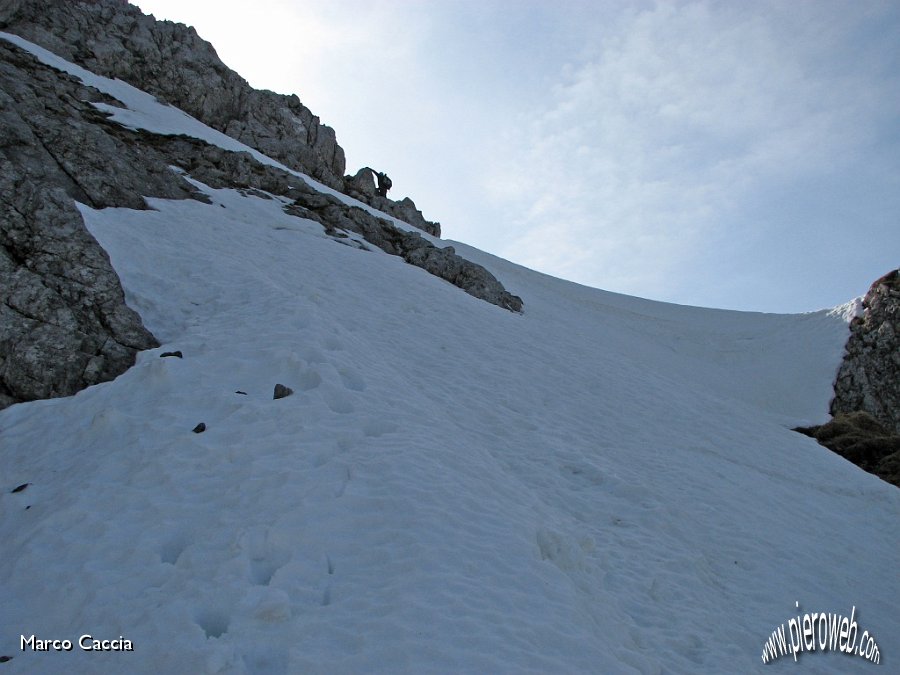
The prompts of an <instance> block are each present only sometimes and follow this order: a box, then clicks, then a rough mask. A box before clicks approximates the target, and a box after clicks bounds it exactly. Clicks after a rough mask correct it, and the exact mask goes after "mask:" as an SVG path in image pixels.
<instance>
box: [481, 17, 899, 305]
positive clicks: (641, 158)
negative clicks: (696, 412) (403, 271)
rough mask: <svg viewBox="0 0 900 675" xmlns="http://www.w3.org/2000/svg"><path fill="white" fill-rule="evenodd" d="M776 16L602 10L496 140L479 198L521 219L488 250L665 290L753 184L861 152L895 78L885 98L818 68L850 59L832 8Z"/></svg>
mask: <svg viewBox="0 0 900 675" xmlns="http://www.w3.org/2000/svg"><path fill="white" fill-rule="evenodd" d="M785 7H786V6H785ZM790 8H791V12H784V11H781V10H779V9H778V7H777V6H774V5H773V6H763V5H756V4H753V5H750V4H748V5H746V6H744V5H730V4H707V3H704V2H691V3H683V4H674V3H660V4H657V5H655V6H652V7H650V8H648V9H644V10H629V11H626V12H623V13H621V14H620V15H619V16H618V17H616V18H615V26H614V28H611V29H610V28H607V30H606V31H605V33H604V35H602V36H600V38H599V39H598V42H597V43H596V44H594V45H588V46H587V48H586V50H585V53H586V56H585V58H584V59H583V60H582V61H581V62H579V63H578V64H576V65H570V66H568V67H566V68H564V69H563V70H562V72H561V73H560V80H559V82H558V84H557V85H556V86H555V87H554V88H553V90H552V92H551V95H550V96H549V98H548V99H547V100H545V101H541V102H539V104H538V105H536V106H534V107H533V108H531V109H529V110H527V111H525V112H523V113H522V115H521V116H520V117H519V119H518V120H516V122H515V123H514V124H513V125H511V127H510V129H509V131H508V133H507V134H505V136H504V137H503V138H502V139H500V140H499V141H498V143H497V147H496V148H495V150H494V153H493V156H494V157H497V158H499V159H498V161H496V162H495V163H494V165H493V168H492V171H491V173H490V175H489V176H488V178H487V184H488V187H489V190H490V194H491V195H492V198H493V199H494V200H495V202H497V203H501V204H505V205H506V206H505V208H506V209H507V210H509V211H513V212H517V213H519V214H520V215H519V217H518V218H517V219H515V220H514V221H512V222H511V223H510V225H509V227H508V228H507V231H506V234H507V236H508V237H509V239H510V243H509V244H507V245H506V246H505V247H504V248H503V250H502V251H501V254H503V255H505V256H507V257H510V258H512V259H515V260H517V261H520V262H523V263H524V264H526V265H528V266H531V267H535V268H537V269H541V270H543V271H547V272H549V273H551V274H554V275H557V276H563V277H566V278H570V279H575V280H578V281H582V282H584V283H588V284H590V285H596V286H601V287H605V288H613V289H621V290H627V291H629V292H637V293H642V294H646V295H649V296H652V297H672V296H673V291H674V290H675V287H674V285H673V283H672V279H673V278H682V279H684V278H685V277H686V274H685V272H686V269H685V268H686V267H688V266H690V265H692V264H694V263H695V261H696V260H697V259H698V258H700V259H703V258H707V257H709V256H710V254H711V251H710V246H711V245H712V244H715V243H717V242H718V241H719V240H721V239H722V238H723V237H727V236H729V232H730V230H731V229H732V228H734V227H735V226H737V225H744V226H746V225H747V221H748V217H747V216H748V214H751V213H752V212H753V210H754V209H757V210H758V208H759V207H758V206H756V205H754V204H752V203H748V200H749V199H750V198H751V196H754V195H758V194H759V192H760V189H761V187H762V186H764V185H768V184H772V183H777V182H779V181H790V180H794V179H796V178H797V177H798V176H808V175H810V174H815V173H817V172H819V171H821V170H822V169H823V167H833V166H834V164H835V163H840V162H841V161H842V158H845V157H847V156H851V155H853V154H854V153H855V152H856V151H857V150H858V149H859V148H860V147H862V146H865V145H866V144H867V143H870V142H871V140H872V134H873V129H874V128H875V127H877V125H878V121H879V120H883V119H885V118H886V116H888V115H891V114H896V112H897V100H898V97H897V96H896V93H897V89H896V80H894V82H893V85H894V86H893V94H892V95H889V94H890V84H891V83H888V88H887V89H886V85H885V83H884V82H882V81H877V80H876V78H875V77H874V76H867V75H866V73H865V72H860V69H859V68H853V67H849V68H848V67H847V66H846V64H844V65H843V66H842V67H835V66H834V64H833V63H831V62H832V60H833V55H834V54H835V53H841V54H844V55H847V54H848V50H847V44H845V43H846V42H847V41H848V40H849V37H848V35H849V34H850V33H852V29H853V28H854V26H853V24H854V23H856V21H854V20H850V21H848V17H847V16H846V14H847V11H846V9H848V7H847V6H846V5H845V6H844V10H845V11H844V12H843V13H841V12H837V11H834V10H835V7H834V6H830V5H825V4H823V3H822V4H820V3H811V4H801V3H791V4H790ZM837 9H840V7H839V6H838V7H837ZM848 24H849V25H848ZM860 65H862V64H860ZM885 107H887V110H886V109H885ZM738 236H740V235H738ZM710 272H712V270H710ZM716 272H717V273H718V270H716Z"/></svg>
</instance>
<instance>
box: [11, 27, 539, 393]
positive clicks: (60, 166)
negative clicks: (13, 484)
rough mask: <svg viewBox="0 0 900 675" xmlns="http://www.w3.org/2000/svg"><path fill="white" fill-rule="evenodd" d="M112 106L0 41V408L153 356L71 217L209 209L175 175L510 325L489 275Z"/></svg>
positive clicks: (290, 180)
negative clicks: (482, 306)
mask: <svg viewBox="0 0 900 675" xmlns="http://www.w3.org/2000/svg"><path fill="white" fill-rule="evenodd" d="M94 103H104V104H107V105H113V106H116V105H120V104H119V103H118V102H117V101H115V100H114V99H112V98H111V97H109V96H107V95H105V94H103V93H101V92H99V91H97V90H96V89H93V88H92V87H88V86H85V85H84V84H82V83H81V82H80V81H79V80H77V79H76V78H73V77H71V76H69V75H67V74H65V73H62V72H60V71H57V70H55V69H53V68H50V67H48V66H45V65H44V64H42V63H40V62H39V61H38V60H37V59H35V58H34V57H33V56H32V55H31V54H29V53H27V52H25V51H24V50H22V49H20V48H19V47H17V46H15V45H13V44H11V43H9V42H7V41H6V40H0V124H2V127H3V129H4V130H5V131H6V133H5V134H4V135H3V136H2V138H0V205H2V212H0V225H2V227H0V299H2V305H0V408H2V407H5V406H7V405H9V404H11V403H14V402H18V401H26V400H34V399H38V398H47V397H53V396H65V395H71V394H73V393H75V392H77V391H79V390H80V389H82V388H84V387H85V386H88V385H90V384H94V383H97V382H102V381H105V380H109V379H112V378H113V377H116V376H117V375H118V374H120V373H121V372H123V371H124V370H125V369H127V368H128V367H130V366H131V365H132V364H133V363H134V358H135V353H136V351H138V350H141V349H147V348H151V347H154V346H157V341H156V340H155V338H154V337H153V336H152V335H151V334H150V333H149V332H148V331H147V330H146V328H144V326H143V325H142V323H141V320H140V317H139V316H138V315H137V314H136V313H135V312H134V311H133V310H131V309H130V308H128V307H127V305H126V304H125V296H124V293H123V291H122V287H121V284H120V283H119V279H118V276H117V275H116V273H115V271H114V270H113V269H112V267H111V265H110V263H109V259H108V256H107V255H106V253H105V252H104V251H103V249H102V248H101V247H100V246H99V244H98V243H97V242H96V240H94V238H93V237H92V236H91V235H90V233H89V232H88V231H87V230H86V228H85V227H84V223H83V221H82V219H81V216H80V214H79V212H78V210H77V208H76V206H75V202H76V201H79V202H82V203H84V204H87V205H89V206H91V207H93V208H104V207H109V206H118V207H127V208H133V209H144V208H147V206H146V203H145V200H144V197H145V196H146V197H160V198H167V199H188V198H190V199H198V200H202V201H207V200H206V198H205V196H204V195H203V194H202V193H201V192H199V191H198V190H197V189H196V188H195V187H194V186H193V185H192V184H191V183H190V182H189V181H187V180H185V178H184V176H183V175H179V173H178V172H177V171H173V170H172V167H173V166H174V167H177V168H178V169H180V170H182V171H183V172H184V173H185V175H189V176H191V177H192V178H195V179H197V180H199V181H201V182H203V183H206V184H208V185H210V186H212V187H231V188H239V189H243V190H246V191H247V192H248V194H249V193H253V194H256V195H260V196H266V195H267V194H276V195H281V196H287V197H290V199H291V200H292V203H291V204H290V205H289V206H288V207H286V210H287V211H288V212H289V213H292V214H294V215H296V216H298V217H303V218H309V219H312V220H315V221H317V222H319V223H321V224H322V225H323V227H324V229H325V231H326V232H327V233H329V234H330V235H331V236H333V237H334V239H335V240H336V241H339V242H341V243H347V242H348V241H350V237H349V236H348V234H347V233H348V232H355V233H358V234H359V235H361V237H362V238H363V239H364V240H365V241H366V242H368V243H370V244H372V245H374V246H377V247H379V248H381V249H382V250H384V251H386V252H388V253H391V254H393V255H398V256H401V257H402V258H403V259H404V260H405V261H407V262H409V263H410V264H414V265H418V266H420V267H422V268H424V269H426V270H428V271H429V272H431V273H432V274H435V275H436V276H439V277H441V278H443V279H446V280H447V281H449V282H451V283H453V284H455V285H457V286H459V287H460V288H462V289H463V290H465V291H466V292H467V293H469V294H471V295H473V296H475V297H478V298H480V299H483V300H486V301H488V302H492V303H494V304H497V305H499V306H501V307H504V308H506V309H509V310H512V311H519V310H520V309H521V307H522V303H521V299H519V298H517V297H516V296H513V295H512V294H510V293H509V292H507V291H506V290H505V289H504V288H503V287H502V285H501V284H500V283H499V282H498V281H497V280H496V279H495V278H494V277H493V275H491V274H490V273H489V272H488V271H487V270H485V269H484V268H483V267H481V266H479V265H475V264H474V263H471V262H469V261H466V260H464V259H462V258H461V257H459V256H458V255H456V253H455V252H454V251H453V249H452V248H449V247H448V248H443V249H442V248H438V247H436V246H434V245H433V244H432V243H430V242H429V241H428V240H426V239H425V238H424V237H422V236H421V235H418V234H416V233H414V232H407V231H405V230H402V229H400V228H397V227H396V226H394V224H393V223H391V222H390V221H388V220H386V219H384V218H379V217H376V216H374V215H372V214H371V213H369V212H368V211H366V210H364V209H362V208H358V207H353V206H349V205H347V204H345V203H344V202H343V201H341V200H339V199H337V198H336V197H334V196H332V195H328V194H323V193H320V192H317V191H316V190H314V189H313V188H312V187H310V186H309V185H308V184H307V183H306V182H305V181H304V180H302V179H301V178H299V177H297V176H296V175H294V174H292V173H290V172H288V171H285V170H283V169H278V168H275V167H272V166H267V165H263V164H261V163H260V162H258V161H257V160H255V159H254V158H253V157H252V156H251V155H250V154H249V153H236V152H230V151H227V150H223V149H221V148H219V147H216V146H212V145H209V144H207V143H205V142H203V141H199V140H197V139H193V138H189V137H184V136H163V135H158V134H152V133H149V132H146V131H136V130H133V129H128V128H125V127H123V126H121V125H119V124H117V123H115V122H113V121H111V120H110V119H109V118H108V115H107V114H106V113H104V112H101V111H100V110H98V108H97V107H95V106H94V105H93V104H94Z"/></svg>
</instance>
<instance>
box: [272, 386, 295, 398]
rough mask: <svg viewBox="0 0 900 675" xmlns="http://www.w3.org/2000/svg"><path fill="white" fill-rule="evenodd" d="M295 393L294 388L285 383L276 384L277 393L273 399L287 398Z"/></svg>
mask: <svg viewBox="0 0 900 675" xmlns="http://www.w3.org/2000/svg"><path fill="white" fill-rule="evenodd" d="M293 393H294V390H293V389H291V388H290V387H285V386H284V385H283V384H276V385H275V395H274V396H273V397H272V398H273V399H279V398H287V397H288V396H290V395H291V394H293Z"/></svg>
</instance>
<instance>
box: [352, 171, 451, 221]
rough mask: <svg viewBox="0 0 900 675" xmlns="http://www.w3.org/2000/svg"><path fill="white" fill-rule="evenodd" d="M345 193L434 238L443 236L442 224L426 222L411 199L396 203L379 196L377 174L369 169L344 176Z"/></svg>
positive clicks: (407, 198) (405, 198) (406, 198)
mask: <svg viewBox="0 0 900 675" xmlns="http://www.w3.org/2000/svg"><path fill="white" fill-rule="evenodd" d="M344 193H345V194H347V195H349V196H351V197H353V198H354V199H358V200H359V201H361V202H363V203H364V204H368V205H369V206H371V207H373V208H376V209H378V210H379V211H383V212H384V213H387V214H388V215H391V216H394V218H397V219H399V220H402V221H403V222H404V223H409V224H410V225H412V226H413V227H417V228H419V229H420V230H422V231H423V232H427V233H428V234H430V235H432V236H434V237H440V236H441V224H440V223H435V222H432V221H430V220H425V216H423V215H422V212H421V211H419V209H417V208H416V204H415V202H414V201H413V200H412V199H410V198H409V197H404V198H403V199H401V200H400V201H394V200H392V199H388V198H387V197H382V196H381V195H379V194H378V193H377V192H376V190H375V172H374V171H372V169H370V168H369V167H364V168H362V169H360V170H359V171H357V172H356V175H354V176H344Z"/></svg>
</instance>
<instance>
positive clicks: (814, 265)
mask: <svg viewBox="0 0 900 675" xmlns="http://www.w3.org/2000/svg"><path fill="white" fill-rule="evenodd" d="M135 4H137V5H138V6H140V7H141V8H142V9H143V11H144V12H146V13H152V14H154V15H155V16H156V17H157V18H160V19H171V20H174V21H180V22H183V23H187V24H189V25H192V26H194V27H195V28H196V29H197V31H198V33H199V34H200V35H201V36H202V37H203V38H205V39H207V40H209V41H210V42H212V43H213V44H214V45H215V47H216V50H217V51H218V53H219V56H220V57H221V58H222V60H223V61H224V62H225V63H226V64H227V65H228V66H230V67H231V68H233V69H235V70H236V71H238V72H239V73H240V74H241V75H242V76H243V77H245V78H246V79H247V80H248V81H249V82H250V83H251V84H252V85H253V86H255V87H259V88H266V89H272V90H274V91H277V92H281V93H296V94H297V95H298V96H299V97H300V99H301V100H302V101H303V102H304V104H305V105H307V106H308V107H309V108H310V109H311V110H312V111H313V112H314V113H315V114H317V115H318V116H319V117H320V118H321V119H322V121H323V122H325V123H326V124H328V125H330V126H332V127H334V128H335V130H336V132H337V137H338V142H339V143H340V144H341V146H342V147H343V148H344V150H345V151H346V155H347V170H348V173H354V172H355V171H356V170H357V169H358V168H360V167H362V166H372V167H374V168H377V169H379V170H383V171H385V172H387V173H388V174H389V175H390V176H391V178H392V179H393V183H394V189H393V191H392V193H391V196H393V197H396V198H400V197H403V196H409V197H411V198H412V199H414V200H415V202H416V204H417V205H418V206H419V208H421V209H422V210H423V212H424V214H425V217H426V218H429V219H432V220H439V221H440V222H441V223H442V226H443V231H444V236H445V237H446V238H449V239H455V240H459V241H464V242H466V243H468V244H472V245H474V246H477V247H479V248H481V249H484V250H486V251H490V252H492V253H495V254H497V255H500V256H502V257H504V258H508V259H510V260H513V261H515V262H518V263H521V264H525V265H527V266H529V267H532V268H534V269H537V270H540V271H543V272H546V273H548V274H552V275H554V276H558V277H561V278H565V279H570V280H573V281H577V282H580V283H583V284H587V285H590V286H594V287H598V288H603V289H607V290H613V291H618V292H622V293H627V294H631V295H638V296H643V297H650V298H654V299H658V300H666V301H670V302H677V303H683V304H693V305H701V306H711V307H724V308H732V309H745V310H759V311H771V312H798V311H809V310H814V309H819V308H823V307H830V306H834V305H837V304H839V303H842V302H845V301H847V300H849V299H851V298H853V297H855V296H858V295H861V294H863V293H864V292H865V291H866V289H867V288H868V286H869V284H870V283H871V282H872V281H873V280H874V279H876V278H877V277H878V276H880V275H881V274H884V273H885V272H888V271H889V270H890V269H892V268H894V267H896V266H897V265H898V264H900V226H898V225H900V223H898V221H900V4H898V3H896V2H879V1H867V2H855V1H839V2H833V1H828V0H817V1H816V2H794V1H790V2H788V1H786V0H785V1H780V2H765V1H760V2H753V3H745V2H659V3H657V2H603V1H598V0H589V1H582V0H567V1H566V2H563V3H556V2H550V1H549V0H518V1H516V2H511V1H509V0H455V1H452V2H451V1H438V0H432V1H427V2H426V1H420V2H416V1H413V0H328V1H327V2H326V1H322V0H317V1H314V2H313V1H310V2H292V1H287V0H255V1H254V2H253V3H252V4H249V5H248V4H247V3H237V2H222V1H215V0H190V1H185V0H138V1H137V2H136V3H135Z"/></svg>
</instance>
